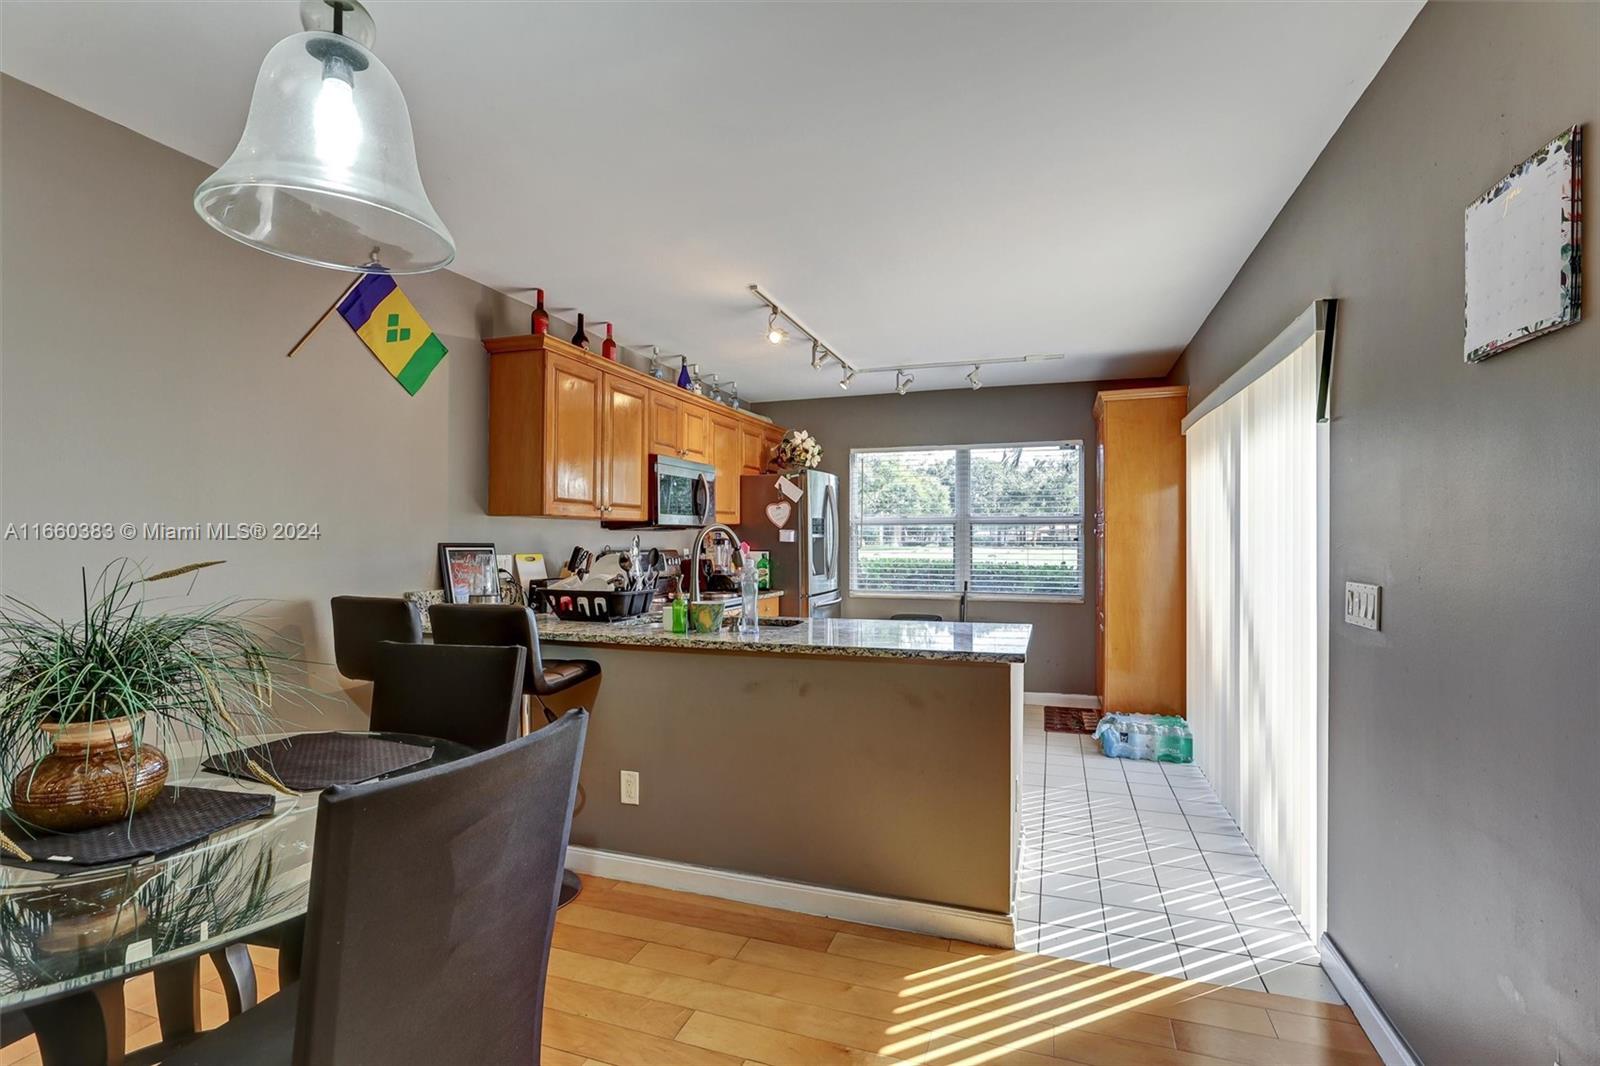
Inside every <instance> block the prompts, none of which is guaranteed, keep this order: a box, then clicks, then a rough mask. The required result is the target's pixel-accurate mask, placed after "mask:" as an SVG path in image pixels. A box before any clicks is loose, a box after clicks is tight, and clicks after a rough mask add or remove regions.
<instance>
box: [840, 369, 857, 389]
mask: <svg viewBox="0 0 1600 1066" xmlns="http://www.w3.org/2000/svg"><path fill="white" fill-rule="evenodd" d="M855 379H856V371H855V368H854V367H849V366H847V367H845V368H844V376H843V377H841V378H840V379H839V387H840V388H841V389H848V388H849V387H850V383H851V382H852V381H854V380H855Z"/></svg>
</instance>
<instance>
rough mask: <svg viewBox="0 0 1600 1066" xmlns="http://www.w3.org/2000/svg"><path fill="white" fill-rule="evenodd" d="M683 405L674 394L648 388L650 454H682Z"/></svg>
mask: <svg viewBox="0 0 1600 1066" xmlns="http://www.w3.org/2000/svg"><path fill="white" fill-rule="evenodd" d="M682 442H683V405H682V404H680V403H678V398H677V397H676V396H669V395H667V394H666V393H664V392H660V391H657V390H655V389H651V390H650V448H649V451H650V454H652V455H676V456H680V457H681V456H682V455H683V443H682Z"/></svg>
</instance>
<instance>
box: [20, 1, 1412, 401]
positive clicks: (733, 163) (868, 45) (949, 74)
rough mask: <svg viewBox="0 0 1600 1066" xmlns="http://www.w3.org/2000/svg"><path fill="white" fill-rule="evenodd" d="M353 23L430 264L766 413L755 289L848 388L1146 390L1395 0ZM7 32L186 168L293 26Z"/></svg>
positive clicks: (783, 360) (514, 7)
mask: <svg viewBox="0 0 1600 1066" xmlns="http://www.w3.org/2000/svg"><path fill="white" fill-rule="evenodd" d="M369 6H370V7H371V9H372V11H373V14H374V16H375V18H376V20H377V23H378V40H377V47H376V50H377V52H378V54H379V56H381V57H382V58H383V60H384V61H385V62H386V63H387V64H388V65H389V67H390V69H391V70H393V72H394V73H395V76H396V77H397V78H398V79H399V80H400V84H401V86H402V87H403V89H404V90H405V93H406V98H407V100H408V101H409V103H410V105H411V114H412V121H413V124H414V126H415V128H416V135H417V147H418V155H419V157H420V159H421V161H422V169H423V176H424V178H425V180H426V182H427V186H428V190H429V193H430V195H431V197H432V199H433V202H434V206H435V207H437V208H438V210H439V213H440V214H441V215H442V216H443V217H444V219H445V221H446V223H447V224H448V225H449V226H450V228H451V229H452V231H453V232H454V234H455V237H456V241H457V244H458V247H459V250H460V254H459V258H458V259H457V260H456V263H455V267H454V269H456V270H458V271H460V272H461V273H463V274H465V275H467V276H469V277H471V278H475V279H477V280H479V281H481V282H483V283H485V284H488V285H491V286H493V287H495V288H499V289H503V290H507V291H517V290H520V289H523V288H525V287H528V286H534V285H542V286H544V287H545V288H546V289H547V290H548V292H549V296H550V302H551V303H553V304H555V305H559V306H575V307H578V308H581V309H583V310H584V311H586V312H587V313H588V314H589V315H590V316H591V317H593V318H596V319H603V318H614V319H615V320H616V321H617V323H618V339H619V340H621V341H623V342H624V343H628V344H648V343H656V344H659V345H660V346H661V348H662V350H663V351H666V352H675V353H676V352H686V353H688V354H689V355H690V356H691V358H692V359H693V360H695V361H698V362H699V363H701V364H702V365H703V367H704V368H705V369H706V370H708V371H711V372H715V373H720V374H721V375H722V376H723V377H724V378H735V379H737V380H738V382H739V385H740V391H741V393H742V394H743V395H745V396H746V397H749V398H753V399H758V400H760V399H778V398H793V397H802V396H821V395H835V396H836V395H838V394H839V391H838V386H837V373H836V372H834V373H828V374H817V373H814V372H813V371H812V370H811V369H810V365H809V358H808V356H809V349H808V348H806V347H804V346H803V345H801V344H799V343H794V344H790V345H786V346H784V347H782V348H774V347H773V346H772V345H769V344H768V343H766V341H765V339H764V332H765V325H766V314H765V311H764V309H762V308H761V306H760V305H759V304H758V303H757V302H755V300H754V299H753V298H752V297H751V295H750V294H749V292H748V291H747V289H746V286H747V285H748V284H749V283H750V282H759V283H760V284H761V285H762V286H763V288H765V289H767V290H768V291H769V292H771V293H772V294H773V295H774V296H775V297H776V298H777V299H778V300H780V301H781V302H783V303H784V304H786V305H787V306H789V307H790V309H792V310H793V311H794V312H795V313H796V314H797V315H799V316H800V318H801V319H803V320H804V321H805V323H806V324H807V325H808V326H810V327H811V328H812V329H814V330H816V331H817V332H818V333H819V334H820V335H821V336H822V337H823V338H824V339H825V340H826V341H827V342H828V343H830V344H832V345H833V346H835V347H836V348H837V349H838V351H839V352H840V353H842V354H843V355H844V356H845V357H846V358H848V359H849V360H850V361H851V362H853V363H854V364H856V365H857V366H858V367H861V368H868V367H873V366H887V365H892V364H895V363H901V362H927V361H942V360H956V359H968V358H977V357H982V356H1006V355H1021V354H1025V353H1030V352H1064V353H1067V355H1068V358H1067V359H1066V360H1063V361H1057V362H1043V363H1032V364H1027V365H1023V366H1013V367H995V368H993V369H991V370H986V371H985V372H984V379H985V381H986V383H988V384H1019V383H1032V382H1043V381H1074V380H1092V379H1099V378H1107V377H1117V376H1132V377H1137V376H1151V375H1158V374H1163V373H1165V372H1166V370H1167V369H1168V368H1169V366H1170V365H1171V363H1172V361H1173V359H1174V358H1175V357H1176V355H1177V353H1178V351H1180V350H1181V349H1182V348H1183V346H1184V345H1185V344H1186V343H1187V342H1188V341H1189V339H1190V338H1191V337H1192V336H1193V334H1194V332H1195V330H1196V329H1197V328H1198V327H1199V326H1200V323H1201V322H1202V321H1203V320H1204V318H1205V316H1206V314H1207V312H1208V311H1210V309H1211V307H1212V306H1213V305H1214V304H1215V303H1216V301H1217V299H1218V298H1219V297H1220V296H1221V295H1222V292H1223V290H1224V289H1225V288H1226V287H1227V285H1228V283H1229V282H1230V281H1231V280H1232V278H1233V276H1234V274H1235V273H1236V271H1237V270H1238V269H1239V267H1240V266H1241V265H1242V264H1243V262H1244V260H1245V258H1246V256H1247V255H1248V254H1249V253H1250V251H1251V249H1252V248H1253V247H1254V246H1255V244H1256V242H1257V240H1259V239H1260V237H1261V235H1262V234H1263V233H1264V232H1265V231H1266V228H1267V226H1268V224H1269V223H1270V222H1271V221H1272V219H1273V217H1274V216H1275V215H1276V214H1277V212H1278V210H1279V208H1281V207H1282V205H1283V203H1284V201H1285V200H1287V199H1288V197H1289V194H1290V193H1291V192H1293V191H1294V188H1295V186H1296V185H1297V184H1298V183H1299V182H1300V179H1301V178H1302V177H1303V176H1304V175H1305V173H1306V171H1307V169H1308V168H1309V167H1310V166H1311V163H1312V162H1313V160H1314V159H1315V158H1316V156H1317V154H1318V153H1319V152H1320V151H1321V150H1322V148H1323V146H1324V145H1325V144H1326V143H1327V141H1328V139H1329V137H1330V136H1332V134H1333V132H1334V131H1335V130H1336V129H1337V128H1338V126H1339V123H1340V122H1341V121H1342V120H1343V118H1344V116H1345V114H1346V113H1347V112H1348V111H1349V109H1350V107H1351V105H1352V104H1354V103H1355V101H1356V99H1357V98H1358V97H1359V96H1360V94H1361V92H1362V90H1364V89H1365V88H1366V86H1367V84H1368V82H1370V81H1371V79H1372V77H1373V75H1374V74H1375V73H1376V72H1377V70H1378V68H1379V67H1380V66H1381V65H1382V64H1383V61H1384V59H1385V58H1386V57H1387V56H1388V55H1389V52H1390V50H1391V49H1392V48H1393V46H1394V44H1395V42H1396V41H1398V40H1399V38H1400V36H1401V34H1402V33H1404V32H1405V29H1406V27H1407V26H1408V25H1409V24H1410V22H1411V19H1412V18H1413V16H1414V15H1415V14H1416V12H1417V10H1418V9H1419V8H1420V6H1421V5H1420V3H1418V2H1412V0H1407V2H1403V3H1348V4H1346V3H1291V2H1280V3H1240V4H1226V3H1194V4H1189V3H1152V4H1147V3H1105V4H1062V5H1037V4H1035V5H1011V4H998V3H995V4H990V3H974V4H947V5H902V4H820V3H818V4H806V3H772V4H676V3H632V4H629V3H622V4H605V3H590V4H559V3H558V4H534V3H467V2H442V0H440V2H408V3H400V2H382V0H374V2H372V3H371V4H370V5H369ZM0 12H3V14H0V19H3V23H0V66H3V67H4V69H5V70H6V71H7V72H8V73H10V74H13V75H14V76H16V77H19V78H21V79H23V80H24V81H28V82H31V83H33V84H35V85H37V86H39V87H41V88H43V89H45V90H47V91H49V92H51V93H54V94H56V95H58V96H61V97H64V98H66V99H67V100H70V101H72V102H73V103H76V104H79V105H80V106H83V107H86V108H88V109H89V110H92V111H95V112H97V113H99V114H101V115H104V116H105V117H107V118H110V119H112V120H114V121H116V122H119V123H121V124H123V125H126V126H128V127H131V128H132V129H134V130H137V131H139V132H140V133H143V134H146V135H147V136H149V137H152V138H154V139H155V140H157V141H160V142H162V143H165V144H168V145H170V146H172V147H174V148H176V149H178V150H179V151H182V152H186V153H188V154H189V155H192V156H195V157H197V158H199V159H202V160H206V161H208V162H211V163H218V162H220V161H221V160H222V159H223V158H225V157H226V156H227V155H228V153H229V152H230V151H231V150H232V148H233V145H234V142H235V141H236V140H237V138H238V135H239V131H240V129H241V127H242V125H243V120H244V116H245V112H246V110H247V108H248V106H249V100H250V90H251V87H252V85H253V83H254V80H255V72H256V69H257V67H258V66H259V65H260V62H261V58H262V57H263V56H264V55H265V54H266V51H267V49H268V48H270V47H271V46H272V44H273V43H274V42H275V41H276V40H278V39H279V38H281V37H283V36H286V35H287V34H289V33H292V32H294V31H296V30H297V29H298V28H299V22H298V13H297V4H295V3H294V2H292V0H279V2H270V3H254V2H246V3H234V2H211V3H203V4H202V3H175V2H149V3H143V2H141V3H119V2H113V3H35V2H16V0H12V2H6V3H3V4H0ZM113 165H114V164H113ZM219 239H220V238H219ZM1320 295H1323V294H1321V293H1307V294H1306V299H1307V301H1309V300H1311V299H1312V298H1313V297H1316V296H1320ZM1269 325H1270V324H1269ZM964 373H965V368H962V369H960V370H949V371H940V372H933V371H929V372H922V373H919V374H918V381H917V388H951V387H956V386H960V385H961V384H962V380H961V378H962V375H963V374H964ZM893 384H894V379H893V375H888V374H882V375H864V376H862V377H860V378H858V379H857V381H856V384H855V386H854V387H853V391H865V392H885V391H889V390H890V389H891V388H892V387H893Z"/></svg>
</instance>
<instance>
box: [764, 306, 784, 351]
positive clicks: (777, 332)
mask: <svg viewBox="0 0 1600 1066" xmlns="http://www.w3.org/2000/svg"><path fill="white" fill-rule="evenodd" d="M788 339H789V331H788V330H786V329H784V328H783V327H782V326H780V325H778V312H777V311H776V310H774V311H772V312H771V313H769V314H768V315H767V340H768V341H770V342H771V343H773V344H782V343H783V342H784V341H786V340H788Z"/></svg>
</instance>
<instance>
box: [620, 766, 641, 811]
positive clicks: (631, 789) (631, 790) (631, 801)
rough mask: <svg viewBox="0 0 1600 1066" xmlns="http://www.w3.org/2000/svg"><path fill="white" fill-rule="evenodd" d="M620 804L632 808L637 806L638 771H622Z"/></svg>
mask: <svg viewBox="0 0 1600 1066" xmlns="http://www.w3.org/2000/svg"><path fill="white" fill-rule="evenodd" d="M622 802H623V803H626V804H628V805H629V806H634V807H636V806H638V805H639V771H637V770H624V771H622Z"/></svg>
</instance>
